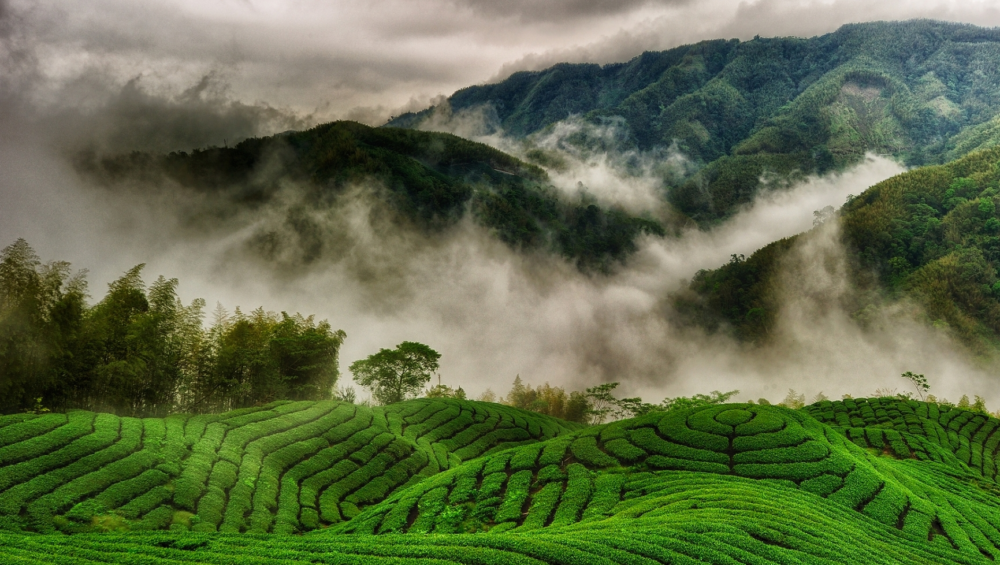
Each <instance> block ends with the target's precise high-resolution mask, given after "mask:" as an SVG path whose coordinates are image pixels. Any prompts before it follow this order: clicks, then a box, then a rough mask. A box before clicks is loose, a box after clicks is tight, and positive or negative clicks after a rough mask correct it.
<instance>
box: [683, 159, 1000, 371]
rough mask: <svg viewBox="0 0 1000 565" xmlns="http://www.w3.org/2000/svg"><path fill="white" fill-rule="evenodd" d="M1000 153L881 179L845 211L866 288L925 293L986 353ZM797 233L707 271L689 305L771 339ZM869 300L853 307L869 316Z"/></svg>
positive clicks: (854, 260) (884, 295) (700, 317)
mask: <svg viewBox="0 0 1000 565" xmlns="http://www.w3.org/2000/svg"><path fill="white" fill-rule="evenodd" d="M998 161H1000V149H997V148H992V149H987V150H983V151H979V152H976V153H973V154H970V155H968V156H966V157H963V158H962V159H958V160H956V161H953V162H951V163H948V164H947V165H936V166H929V167H922V168H919V169H915V170H913V171H910V172H907V173H904V174H902V175H899V176H896V177H894V178H891V179H888V180H886V181H883V182H881V183H879V184H876V185H875V186H873V187H871V188H870V189H868V190H867V191H865V192H864V193H863V194H861V195H860V196H859V197H857V198H855V199H854V200H852V201H851V202H849V203H848V204H847V205H845V206H844V208H843V210H842V211H841V216H840V218H839V221H840V222H841V227H842V230H843V235H842V237H843V241H844V243H845V244H846V246H847V249H848V254H849V259H850V268H851V273H852V277H853V282H854V284H855V286H856V288H857V289H859V290H862V291H863V290H876V291H877V293H876V295H877V296H879V297H880V298H879V300H894V299H896V298H899V297H903V296H905V297H908V298H911V299H913V300H915V301H916V302H918V303H919V304H921V305H922V306H923V308H924V311H925V312H926V314H927V316H928V318H929V320H928V321H932V322H935V323H936V324H937V325H939V326H942V327H948V328H950V330H951V331H952V332H953V333H954V335H955V336H956V337H958V338H959V339H960V340H962V341H963V342H964V343H966V344H967V345H969V346H970V347H971V348H972V349H973V350H974V351H977V352H979V353H990V352H992V351H994V350H995V348H996V344H997V341H998V340H997V335H998V332H1000V287H998V286H996V285H997V281H998V278H997V267H998V266H1000V213H998V206H1000V169H998V168H997V166H996V163H997V162H998ZM796 239H797V238H789V239H784V240H781V241H778V242H774V243H772V244H770V245H768V246H766V247H764V248H762V249H760V250H759V251H757V252H756V253H754V254H753V255H752V256H751V257H750V258H747V259H745V260H743V259H739V258H737V259H734V260H733V261H731V262H730V263H729V264H727V265H724V266H722V267H720V268H719V269H716V270H712V271H703V272H701V273H699V274H698V275H696V277H695V278H694V280H693V282H692V284H691V287H690V292H687V293H683V294H681V295H679V296H678V297H677V298H676V303H677V304H678V306H679V308H680V310H681V311H682V312H683V313H685V314H686V315H687V316H688V317H689V318H691V319H692V320H694V321H696V322H697V323H699V324H701V325H704V326H707V327H710V328H714V327H719V326H720V325H725V326H728V327H729V328H732V329H733V331H734V333H735V334H736V335H737V336H739V337H741V338H743V339H745V340H748V341H759V340H762V339H766V336H767V334H768V332H769V331H770V329H771V328H772V327H773V325H774V322H775V320H776V316H777V312H778V311H779V309H780V308H781V292H780V288H779V286H778V282H777V281H778V274H779V272H780V270H781V268H782V267H781V264H782V260H783V258H784V257H785V256H786V255H787V253H788V251H789V249H790V248H791V247H792V246H793V245H794V243H795V240H796ZM868 305H869V303H858V304H854V305H852V307H854V308H857V309H858V310H859V315H861V314H863V311H862V310H863V309H864V308H865V307H867V306H868Z"/></svg>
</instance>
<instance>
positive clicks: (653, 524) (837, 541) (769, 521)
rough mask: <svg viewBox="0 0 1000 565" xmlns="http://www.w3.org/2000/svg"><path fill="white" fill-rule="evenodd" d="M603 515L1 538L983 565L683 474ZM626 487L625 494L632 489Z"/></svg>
mask: <svg viewBox="0 0 1000 565" xmlns="http://www.w3.org/2000/svg"><path fill="white" fill-rule="evenodd" d="M651 478H652V475H650V474H644V475H641V476H636V477H635V478H634V479H630V482H633V481H634V482H637V483H639V482H642V483H645V484H646V487H647V488H646V490H645V491H644V492H642V493H641V494H640V491H641V489H640V490H636V491H628V492H629V493H630V494H634V495H635V496H630V497H628V498H627V499H626V500H625V501H623V502H621V503H619V504H618V508H617V510H616V511H615V512H613V513H612V514H611V515H610V516H608V517H607V518H606V519H603V520H596V521H589V522H582V523H579V524H577V525H573V526H566V527H550V528H545V529H534V530H530V531H526V532H524V533H519V532H507V533H503V534H496V533H486V534H475V535H469V534H452V535H438V534H428V535H420V536H414V535H399V534H390V535H385V536H378V537H373V536H366V535H323V534H318V533H317V534H312V535H306V536H295V537H292V536H263V535H252V534H243V535H234V534H201V533H193V532H192V533H186V534H179V533H175V532H170V533H166V532H163V533H147V534H142V533H137V534H129V535H122V534H106V535H93V534H88V535H77V536H30V535H23V534H3V533H0V547H3V553H4V558H5V562H6V563H18V564H20V563H24V564H36V563H73V564H76V563H120V562H123V560H127V562H129V563H141V564H145V563H149V564H154V563H155V564H162V565H172V564H181V563H213V564H215V563H217V564H232V563H240V564H244V563H246V564H258V565H272V564H274V565H278V564H282V565H291V564H299V563H302V564H306V563H345V564H346V563H353V564H358V565H367V564H371V565H375V564H383V563H384V564H390V563H391V564H396V565H399V564H406V563H408V564H412V565H417V564H423V563H426V564H428V565H429V564H441V565H443V564H451V563H463V564H474V565H495V564H498V563H504V564H510V565H522V564H523V565H529V564H530V565H540V564H542V563H561V564H566V565H572V564H578V563H579V564H590V565H612V564H643V565H646V564H649V565H653V564H657V563H678V564H685V565H694V564H702V563H706V564H707V563H711V564H725V565H739V564H753V565H764V564H772V563H773V564H797V565H798V564H802V563H825V564H837V563H843V564H856V563H866V564H872V565H890V564H893V565H895V564H904V563H905V564H912V563H935V564H978V563H990V562H991V560H990V559H989V558H988V557H986V556H984V555H983V554H982V553H980V552H978V551H970V550H968V549H966V548H957V547H954V546H952V545H951V544H948V543H942V542H939V541H937V542H928V541H927V540H926V538H922V537H921V536H917V535H910V534H909V533H907V532H900V531H899V530H896V529H895V528H893V527H891V526H886V525H883V524H880V523H879V522H877V521H875V520H872V519H870V518H868V517H867V516H865V515H863V514H860V513H857V512H854V511H852V510H850V509H847V508H844V507H842V506H841V505H838V504H836V503H833V502H831V501H829V500H824V499H821V498H817V497H815V496H813V495H811V494H809V493H806V492H803V491H801V490H796V489H789V488H786V487H785V486H784V485H782V484H780V483H776V482H768V481H759V480H754V479H745V478H741V477H735V476H725V475H711V474H704V473H691V472H673V473H670V474H669V475H665V476H664V477H663V480H661V481H659V483H660V484H659V487H656V488H651V487H650V485H651V484H652V483H651V482H650V479H651ZM626 490H627V487H626Z"/></svg>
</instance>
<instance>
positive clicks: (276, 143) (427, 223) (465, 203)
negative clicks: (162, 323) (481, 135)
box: [76, 122, 664, 270]
mask: <svg viewBox="0 0 1000 565" xmlns="http://www.w3.org/2000/svg"><path fill="white" fill-rule="evenodd" d="M76 167H77V169H78V170H79V171H80V172H81V173H82V174H84V175H86V176H87V177H88V178H90V179H92V180H95V181H97V182H99V183H101V184H103V185H105V186H108V187H112V188H114V189H117V190H127V189H129V188H130V187H134V186H136V185H139V186H142V187H144V190H148V189H149V188H150V187H151V186H154V187H161V188H162V189H163V190H170V191H177V190H180V189H182V188H186V189H190V190H195V191H198V192H200V193H202V194H205V195H210V196H213V197H216V198H220V199H222V200H221V202H222V204H221V205H220V206H219V209H220V210H224V211H221V212H211V206H206V209H205V210H200V211H199V214H213V213H218V214H231V213H232V208H233V206H234V205H235V206H240V207H253V206H261V205H264V204H266V203H268V202H270V201H271V200H272V199H274V198H275V197H276V195H277V193H278V192H279V190H280V188H281V186H283V185H287V184H289V183H295V184H298V185H300V186H302V187H304V188H305V196H304V198H305V200H304V202H303V205H304V206H307V207H325V206H331V205H334V204H336V198H337V197H338V195H340V194H342V193H343V192H344V190H345V189H346V187H349V186H361V187H367V188H366V190H367V191H368V192H370V193H371V194H373V195H374V196H375V197H376V198H381V199H383V200H384V201H386V202H387V203H388V204H389V205H390V206H391V207H392V208H393V209H394V210H396V211H397V212H398V213H399V214H400V215H401V216H402V217H403V218H406V219H408V220H409V221H411V222H412V223H413V224H414V225H416V226H419V227H421V228H423V229H425V230H435V229H441V228H443V227H446V226H450V225H453V224H454V223H456V222H457V221H458V220H459V219H460V218H461V217H462V216H463V215H464V214H465V213H466V211H467V210H471V213H472V214H473V217H474V218H475V220H476V221H477V222H479V223H480V224H482V225H483V226H485V227H487V228H489V229H490V230H492V231H493V232H494V233H495V235H496V236H497V237H499V238H500V239H501V240H503V241H504V242H506V243H508V244H510V245H511V246H513V247H528V248H542V249H549V250H552V251H554V252H556V253H559V254H561V255H563V256H565V257H566V258H568V259H570V260H573V261H575V262H577V264H578V265H579V266H580V267H582V268H587V269H597V270H607V269H610V268H611V266H612V264H613V263H615V262H617V261H622V260H624V259H625V258H626V257H627V256H628V255H629V254H630V253H632V252H633V251H635V249H636V244H635V240H636V239H637V238H638V237H639V236H640V235H641V234H644V233H649V234H656V235H663V234H664V230H663V228H662V226H661V225H660V224H659V223H658V222H656V221H654V220H652V219H648V218H640V217H636V216H633V215H630V214H628V213H627V212H625V211H624V210H621V209H618V208H602V207H600V206H598V205H597V204H595V203H593V202H592V201H590V200H587V199H586V198H581V199H578V200H577V201H572V202H571V201H568V200H566V199H562V198H559V197H558V196H557V193H556V191H555V189H554V188H553V187H551V186H550V185H548V184H547V183H546V181H547V175H546V173H545V172H544V171H543V170H542V169H540V168H538V167H536V166H534V165H531V164H528V163H524V162H521V161H519V160H518V159H516V158H514V157H511V156H510V155H507V154H505V153H502V152H500V151H497V150H496V149H493V148H491V147H489V146H487V145H484V144H482V143H475V142H471V141H467V140H464V139H461V138H459V137H455V136H453V135H448V134H441V133H429V132H420V131H412V130H407V129H398V128H370V127H368V126H364V125H362V124H358V123H354V122H334V123H330V124H325V125H321V126H318V127H315V128H313V129H310V130H308V131H302V132H287V133H284V134H280V135H276V136H272V137H267V138H262V139H258V138H254V139H247V140H245V141H242V142H240V143H239V144H237V145H236V146H235V147H232V148H228V147H226V148H220V147H211V148H207V149H203V150H196V151H194V152H192V153H190V154H189V153H186V152H179V153H177V152H175V153H170V154H169V155H150V154H144V153H131V154H128V155H118V156H105V157H101V156H96V155H91V154H87V155H80V156H78V158H77V161H76ZM179 187H180V188H179ZM288 223H289V225H290V226H291V228H292V229H293V230H294V231H295V233H296V234H297V237H298V240H299V245H300V246H301V247H302V249H301V250H300V251H301V253H300V255H301V259H302V261H304V262H306V263H308V262H311V261H314V260H316V259H318V258H319V257H320V256H321V255H322V253H323V249H324V247H325V246H326V245H328V244H329V242H324V241H322V240H321V239H318V236H317V235H316V234H317V233H320V232H321V231H322V230H321V229H319V227H318V226H317V225H315V221H314V220H311V219H310V218H309V217H308V215H306V214H293V215H292V216H290V217H289V222H288ZM262 237H263V239H261V240H260V241H256V242H255V247H256V249H257V251H259V252H262V253H264V254H265V255H266V254H268V253H272V252H273V251H274V249H276V248H278V247H280V246H281V245H282V243H288V242H280V241H273V238H274V237H277V236H276V235H274V234H272V235H264V236H262Z"/></svg>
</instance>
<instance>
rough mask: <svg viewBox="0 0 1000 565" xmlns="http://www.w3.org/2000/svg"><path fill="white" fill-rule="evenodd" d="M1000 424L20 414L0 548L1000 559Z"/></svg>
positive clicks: (110, 555) (423, 404) (288, 558)
mask: <svg viewBox="0 0 1000 565" xmlns="http://www.w3.org/2000/svg"><path fill="white" fill-rule="evenodd" d="M998 430H1000V420H996V419H994V418H991V417H988V416H985V415H982V414H977V413H974V412H971V411H968V410H963V409H958V408H953V407H948V406H938V405H937V404H929V403H922V402H917V401H905V400H898V399H895V398H893V399H889V398H882V399H867V400H845V401H838V402H829V401H824V402H821V403H817V404H814V405H811V406H808V407H806V408H804V409H802V410H797V411H796V410H790V409H786V408H781V407H775V406H761V405H752V404H728V405H721V406H712V407H708V408H693V409H688V410H675V411H671V412H659V413H653V414H649V415H646V416H642V417H640V418H635V419H631V420H625V421H620V422H614V423H611V424H606V425H601V426H591V427H580V426H577V425H575V424H569V423H565V422H561V421H559V420H556V419H553V418H549V417H546V416H540V415H538V414H534V413H531V412H524V411H520V410H517V409H514V408H510V407H506V406H502V405H498V404H490V403H481V402H468V401H457V400H438V399H421V400H414V401H408V402H404V403H400V404H394V405H390V406H386V407H377V408H367V407H360V406H354V405H351V404H344V403H337V402H286V403H276V404H272V405H269V406H265V407H261V408H256V409H248V410H240V411H235V412H230V413H227V414H221V415H211V416H204V415H201V416H191V417H188V416H171V417H168V418H165V419H130V418H118V417H116V416H111V415H106V414H94V413H90V412H70V413H69V414H66V415H54V414H53V415H42V416H34V415H15V416H4V417H0V527H2V533H0V562H2V563H73V564H76V563H157V564H167V563H261V564H265V563H266V564H271V563H275V564H277V563H282V564H284V563H482V564H494V563H497V564H499V563H503V564H504V565H506V564H515V563H609V564H610V563H724V564H740V563H745V564H756V563H796V564H797V563H988V562H993V561H994V560H995V559H996V558H997V557H1000V485H998V484H997V481H996V477H997V470H998V463H997V452H998V450H1000V433H997V431H998ZM66 534H70V535H66ZM290 534H296V535H290Z"/></svg>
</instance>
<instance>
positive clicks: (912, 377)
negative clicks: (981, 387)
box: [900, 371, 985, 410]
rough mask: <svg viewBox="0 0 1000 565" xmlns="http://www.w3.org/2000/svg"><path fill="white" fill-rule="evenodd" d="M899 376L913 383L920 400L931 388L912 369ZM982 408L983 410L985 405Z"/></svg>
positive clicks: (923, 378)
mask: <svg viewBox="0 0 1000 565" xmlns="http://www.w3.org/2000/svg"><path fill="white" fill-rule="evenodd" d="M900 376H901V377H903V378H904V379H906V380H908V381H910V382H911V383H913V387H914V388H915V389H916V390H917V395H918V396H919V397H920V400H923V399H924V395H925V394H927V391H929V390H930V389H931V386H930V385H929V384H927V377H925V376H923V375H918V374H915V373H914V372H912V371H907V372H905V373H903V374H902V375H900ZM977 398H978V397H977ZM983 409H984V410H985V406H984V408H983Z"/></svg>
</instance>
